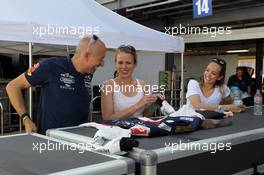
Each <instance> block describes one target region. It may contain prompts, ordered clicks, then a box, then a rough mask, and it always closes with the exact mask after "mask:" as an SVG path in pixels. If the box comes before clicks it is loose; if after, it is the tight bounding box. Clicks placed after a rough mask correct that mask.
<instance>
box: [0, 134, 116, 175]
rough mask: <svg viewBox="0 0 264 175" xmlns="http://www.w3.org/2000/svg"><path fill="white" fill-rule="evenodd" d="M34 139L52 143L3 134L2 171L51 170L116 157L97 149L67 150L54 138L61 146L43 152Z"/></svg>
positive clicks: (28, 174)
mask: <svg viewBox="0 0 264 175" xmlns="http://www.w3.org/2000/svg"><path fill="white" fill-rule="evenodd" d="M33 143H34V145H37V143H38V144H40V143H43V145H44V143H45V144H46V145H47V144H48V142H47V140H45V139H42V138H38V137H35V136H31V135H24V136H15V137H8V138H1V139H0V155H1V156H0V174H1V175H9V174H20V175H31V174H48V173H55V172H59V171H64V170H69V169H73V168H78V167H83V166H88V165H93V164H97V163H102V162H107V161H111V160H114V159H113V158H110V157H108V156H104V155H101V154H96V153H93V152H87V151H85V152H84V153H81V152H82V151H81V150H75V151H74V150H70V149H68V151H67V150H66V148H65V149H64V151H63V148H62V146H61V147H60V146H59V145H58V143H57V142H52V141H49V143H50V144H51V143H53V144H56V143H57V150H50V151H48V150H47V151H43V152H42V153H40V151H37V148H36V147H35V148H34V146H33ZM38 147H40V146H38ZM59 147H60V150H59ZM33 148H34V151H33ZM43 148H44V147H43ZM50 148H52V146H50ZM54 148H55V147H54ZM38 150H39V149H38Z"/></svg>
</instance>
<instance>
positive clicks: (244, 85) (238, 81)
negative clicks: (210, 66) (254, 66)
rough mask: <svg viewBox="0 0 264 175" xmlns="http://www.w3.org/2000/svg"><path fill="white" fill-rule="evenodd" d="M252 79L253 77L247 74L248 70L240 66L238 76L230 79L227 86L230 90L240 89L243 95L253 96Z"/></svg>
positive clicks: (237, 71) (235, 75)
mask: <svg viewBox="0 0 264 175" xmlns="http://www.w3.org/2000/svg"><path fill="white" fill-rule="evenodd" d="M250 79H251V77H250V75H249V73H248V72H247V69H246V68H245V67H241V66H239V67H237V68H236V74H234V75H232V76H230V77H229V79H228V83H227V86H228V87H229V88H231V87H238V88H239V89H240V90H241V91H242V93H244V92H247V93H248V94H251V88H250V87H251V86H250V85H251V80H250Z"/></svg>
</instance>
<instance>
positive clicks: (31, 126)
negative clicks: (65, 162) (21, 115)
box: [24, 118, 37, 134]
mask: <svg viewBox="0 0 264 175" xmlns="http://www.w3.org/2000/svg"><path fill="white" fill-rule="evenodd" d="M24 125H25V128H26V132H27V133H29V134H30V133H33V132H37V127H36V125H35V123H34V122H33V121H32V120H31V119H30V118H27V119H26V120H25V121H24Z"/></svg>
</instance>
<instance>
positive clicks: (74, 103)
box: [25, 58, 92, 134]
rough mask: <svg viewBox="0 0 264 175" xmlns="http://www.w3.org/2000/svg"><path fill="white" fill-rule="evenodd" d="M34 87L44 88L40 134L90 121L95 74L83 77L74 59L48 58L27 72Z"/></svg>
mask: <svg viewBox="0 0 264 175" xmlns="http://www.w3.org/2000/svg"><path fill="white" fill-rule="evenodd" d="M25 76H26V78H27V80H28V82H29V83H30V84H31V85H32V86H36V85H41V93H40V101H39V105H38V126H37V127H38V133H40V134H45V132H46V130H47V129H50V128H58V127H67V126H76V125H79V124H81V123H85V122H87V121H88V113H89V105H90V101H91V80H92V75H87V74H85V75H84V74H81V73H79V72H77V71H76V69H75V68H74V66H73V64H72V61H71V58H48V59H44V60H43V61H40V62H39V63H37V64H35V65H34V66H33V67H32V68H31V69H29V70H28V71H26V72H25Z"/></svg>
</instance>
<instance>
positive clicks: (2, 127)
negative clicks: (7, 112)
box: [0, 102, 4, 136]
mask: <svg viewBox="0 0 264 175" xmlns="http://www.w3.org/2000/svg"><path fill="white" fill-rule="evenodd" d="M0 110H1V135H2V136H3V135H4V108H3V105H2V103H1V102H0Z"/></svg>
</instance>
